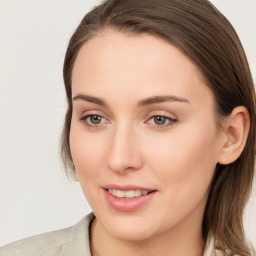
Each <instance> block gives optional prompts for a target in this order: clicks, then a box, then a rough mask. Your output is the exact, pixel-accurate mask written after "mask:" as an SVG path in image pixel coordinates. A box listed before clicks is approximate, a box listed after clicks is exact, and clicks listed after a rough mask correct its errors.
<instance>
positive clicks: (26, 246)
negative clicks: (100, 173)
mask: <svg viewBox="0 0 256 256" xmlns="http://www.w3.org/2000/svg"><path fill="white" fill-rule="evenodd" d="M93 218H94V215H93V213H91V214H89V215H87V216H86V217H84V218H83V219H82V220H81V221H80V222H79V223H77V224H76V225H74V226H72V227H69V228H65V229H61V230H57V231H52V232H48V233H45V234H40V235H36V236H32V237H29V238H25V239H22V240H19V241H17V242H13V243H11V244H8V245H5V246H3V247H1V248H0V255H1V256H20V255H22V256H34V255H37V256H57V255H62V256H64V255H74V256H78V255H85V256H90V243H89V226H90V223H91V221H92V220H93Z"/></svg>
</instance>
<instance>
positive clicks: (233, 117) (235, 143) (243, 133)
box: [218, 106, 250, 165]
mask: <svg viewBox="0 0 256 256" xmlns="http://www.w3.org/2000/svg"><path fill="white" fill-rule="evenodd" d="M249 128H250V116H249V113H248V110H247V109H246V107H244V106H238V107H236V108H234V109H233V111H232V112H231V114H230V115H229V116H228V117H226V119H225V123H224V125H223V130H224V134H225V136H224V139H223V141H222V145H221V146H222V147H221V149H220V154H219V159H218V162H219V163H220V164H223V165H227V164H230V163H233V162H234V161H236V159H237V158H238V157H239V156H240V155H241V153H242V152H243V149H244V147H245V144H246V141H247V137H248V133H249Z"/></svg>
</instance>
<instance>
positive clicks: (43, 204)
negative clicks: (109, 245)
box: [0, 0, 256, 246]
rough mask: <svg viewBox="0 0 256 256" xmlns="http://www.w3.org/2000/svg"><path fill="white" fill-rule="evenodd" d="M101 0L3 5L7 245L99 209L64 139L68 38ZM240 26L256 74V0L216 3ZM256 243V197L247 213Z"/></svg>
mask: <svg viewBox="0 0 256 256" xmlns="http://www.w3.org/2000/svg"><path fill="white" fill-rule="evenodd" d="M98 2H99V1H95V0H73V1H71V0H43V1H42V0H41V1H39V0H22V1H20V0H0V246H1V245H4V244H6V243H9V242H12V241H15V240H18V239H21V238H24V237H28V236H31V235H35V234H39V233H43V232H47V231H51V230H55V229H60V228H63V227H67V226H70V225H73V224H75V223H76V222H78V221H79V220H80V219H81V218H82V217H83V216H84V215H85V214H87V213H89V212H90V211H91V209H90V207H89V205H88V204H87V202H86V200H85V199H84V196H83V194H82V192H81V189H80V187H79V185H78V184H77V183H76V182H73V181H71V180H68V179H67V178H66V176H65V173H64V171H63V168H62V166H61V162H60V158H59V138H60V134H61V129H62V125H63V118H64V113H65V108H66V101H65V94H64V86H63V79H62V64H63V59H64V55H65V50H66V47H67V43H68V40H69V38H70V36H71V35H72V33H73V31H74V29H75V28H76V26H77V25H78V23H79V22H80V20H81V19H82V17H83V16H84V14H85V13H86V12H88V11H89V10H90V9H91V8H92V7H93V6H95V5H96V4H97V3H98ZM212 2H213V3H214V4H215V5H216V6H217V7H218V8H219V9H220V10H221V11H222V12H223V13H224V14H225V15H226V16H227V18H228V19H229V20H230V21H231V23H232V24H233V25H234V27H235V28H236V30H237V32H238V34H239V36H240V38H241V41H242V43H243V45H244V48H245V50H246V53H247V56H248V59H249V63H250V65H251V69H252V73H253V76H254V78H255V77H256V19H255V15H256V1H255V0H243V1H242V0H214V1H212ZM245 225H246V233H247V236H248V237H249V238H250V239H251V240H252V241H253V244H254V245H255V246H256V192H255V188H254V191H253V196H252V198H251V200H250V202H249V205H248V207H247V211H246V216H245Z"/></svg>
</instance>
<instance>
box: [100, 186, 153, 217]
mask: <svg viewBox="0 0 256 256" xmlns="http://www.w3.org/2000/svg"><path fill="white" fill-rule="evenodd" d="M104 193H105V198H106V200H107V202H108V203H109V204H110V206H112V207H113V208H114V209H115V210H117V211H121V212H131V211H134V210H136V209H138V208H139V207H141V206H142V205H144V204H146V203H147V202H148V201H150V200H151V199H152V198H153V197H154V195H155V194H156V191H154V192H151V193H149V194H147V195H142V196H139V197H133V198H129V199H126V198H117V197H115V196H113V195H112V194H110V193H109V192H108V191H107V190H106V189H104Z"/></svg>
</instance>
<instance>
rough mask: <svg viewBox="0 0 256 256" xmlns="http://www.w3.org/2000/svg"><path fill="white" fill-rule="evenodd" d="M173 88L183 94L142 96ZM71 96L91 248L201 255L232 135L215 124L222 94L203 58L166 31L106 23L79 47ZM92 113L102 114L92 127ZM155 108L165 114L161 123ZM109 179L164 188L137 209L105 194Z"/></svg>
mask: <svg viewBox="0 0 256 256" xmlns="http://www.w3.org/2000/svg"><path fill="white" fill-rule="evenodd" d="M77 95H89V96H93V97H97V98H99V99H101V100H103V101H104V102H105V105H101V104H98V103H99V102H94V103H93V102H88V101H87V100H88V98H87V100H85V98H83V99H81V97H80V98H79V97H76V96H77ZM166 95H168V96H170V95H171V96H175V97H178V98H182V99H183V100H184V101H183V102H180V101H177V100H168V101H164V102H159V103H153V104H146V105H143V106H141V105H139V104H138V103H139V102H141V101H142V100H143V99H145V98H150V97H154V96H166ZM72 97H76V99H74V100H73V114H72V121H71V130H70V147H71V154H72V158H73V161H74V165H75V168H76V172H77V176H78V178H79V181H80V184H81V187H82V189H83V192H84V195H85V197H86V199H87V200H88V202H89V204H90V205H91V208H92V210H93V211H94V213H95V215H96V219H95V220H94V221H93V224H92V226H91V249H92V253H93V255H112V256H115V255H120V251H121V252H122V255H149V256H150V255H152V256H153V255H176V256H179V255H191V256H193V255H195V256H198V255H203V250H204V245H205V241H204V240H203V238H202V230H201V223H202V218H203V213H204V208H205V205H206V201H207V197H208V193H209V187H210V183H211V180H212V177H213V174H214V170H215V166H216V164H217V163H218V161H219V158H220V157H223V145H226V144H227V142H228V136H227V135H226V134H225V133H224V132H222V130H221V129H219V127H217V124H216V114H215V112H214V104H215V103H214V97H213V94H212V92H211V90H210V89H209V87H208V86H207V85H206V82H205V80H204V77H203V75H202V74H201V72H200V71H199V69H198V68H197V66H196V65H195V64H194V63H193V62H192V61H191V60H190V59H188V58H187V57H186V56H185V55H184V54H183V53H182V52H181V51H180V50H178V49H177V48H176V47H174V46H172V45H170V44H169V43H167V42H165V41H163V40H161V39H158V38H155V37H153V36H150V35H139V36H128V35H125V34H122V33H119V32H113V31H105V32H104V33H103V34H101V35H99V36H95V37H93V38H92V39H90V40H89V41H88V42H86V43H85V44H84V45H83V47H82V48H81V50H80V52H79V54H78V56H77V59H76V61H75V65H74V69H73V76H72ZM175 99H176V98H175ZM151 103H152V102H151ZM88 115H98V116H101V117H102V119H101V120H100V123H99V124H96V125H94V126H90V125H92V123H91V121H92V119H90V118H89V117H88V118H85V117H86V116H88ZM154 116H165V117H167V118H166V119H162V120H165V122H164V124H163V125H162V124H161V125H159V124H156V122H155V119H154V118H152V117H154ZM81 118H84V120H81ZM173 120H175V121H173ZM106 184H118V185H126V184H132V185H138V186H143V187H147V188H152V189H154V190H157V193H156V194H155V196H154V197H153V198H152V199H151V200H150V201H149V202H147V203H146V204H145V205H143V206H142V207H140V208H138V209H136V210H135V211H132V212H120V211H117V210H115V209H113V208H112V207H111V206H110V205H109V204H108V203H107V201H106V200H105V197H104V193H103V189H102V187H103V186H104V185H106Z"/></svg>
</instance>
